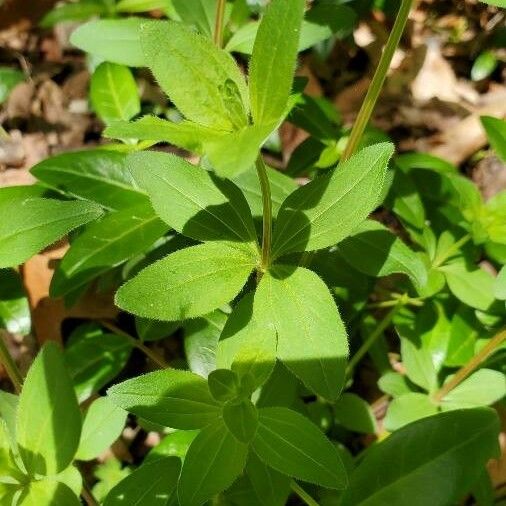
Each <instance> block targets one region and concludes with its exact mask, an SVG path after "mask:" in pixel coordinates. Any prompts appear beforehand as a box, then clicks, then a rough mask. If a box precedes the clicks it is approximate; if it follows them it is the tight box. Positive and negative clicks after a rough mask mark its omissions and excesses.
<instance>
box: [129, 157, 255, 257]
mask: <svg viewBox="0 0 506 506" xmlns="http://www.w3.org/2000/svg"><path fill="white" fill-rule="evenodd" d="M128 165H129V167H130V172H131V173H132V174H133V176H134V178H135V180H136V181H137V183H138V184H139V185H140V186H141V187H142V188H143V189H144V190H146V191H147V193H148V194H149V196H150V198H151V202H152V203H153V207H154V209H155V211H156V212H157V214H158V215H159V216H160V217H161V218H162V219H163V220H165V221H166V222H167V223H168V224H169V225H170V226H172V227H173V228H174V229H175V230H177V231H178V232H180V233H182V234H183V235H186V236H188V237H191V238H192V239H196V240H199V241H209V240H227V241H239V242H249V243H252V249H253V251H256V246H255V245H254V244H256V241H257V238H256V232H255V225H254V223H253V218H252V217H251V211H250V209H249V206H248V203H247V201H246V199H245V198H244V195H243V194H242V192H241V191H240V190H239V188H237V187H236V186H235V185H234V184H233V183H232V182H231V181H226V180H220V179H218V178H216V177H213V176H212V174H210V173H209V172H207V171H206V170H204V169H203V168H202V167H199V166H196V165H192V164H190V163H188V162H187V161H186V160H184V159H182V158H180V157H177V156H174V155H169V154H165V153H156V152H154V151H151V152H147V151H145V152H143V153H135V154H132V155H130V156H129V158H128Z"/></svg>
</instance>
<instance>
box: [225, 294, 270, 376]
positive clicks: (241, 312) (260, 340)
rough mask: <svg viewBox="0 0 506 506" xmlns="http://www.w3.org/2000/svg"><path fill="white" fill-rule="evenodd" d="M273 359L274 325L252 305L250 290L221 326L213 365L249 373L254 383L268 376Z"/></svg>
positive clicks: (244, 373) (243, 373)
mask: <svg viewBox="0 0 506 506" xmlns="http://www.w3.org/2000/svg"><path fill="white" fill-rule="evenodd" d="M275 363H276V329H275V328H274V325H273V324H272V322H271V323H269V322H266V321H265V318H263V317H262V315H261V314H259V313H258V309H257V307H256V306H254V302H253V293H249V294H247V295H245V296H244V297H243V298H242V299H241V300H240V301H239V302H238V303H237V305H236V306H235V308H234V310H233V311H232V314H231V315H230V316H229V317H228V320H227V323H226V324H225V326H224V328H223V332H222V333H221V336H220V340H219V342H218V348H217V352H216V365H217V367H220V368H230V367H232V368H233V369H234V370H235V371H237V373H238V374H239V376H244V375H246V374H250V375H251V376H252V377H253V382H254V385H255V386H260V385H262V384H263V383H265V381H267V379H268V378H269V376H270V374H271V373H272V370H273V369H274V365H275Z"/></svg>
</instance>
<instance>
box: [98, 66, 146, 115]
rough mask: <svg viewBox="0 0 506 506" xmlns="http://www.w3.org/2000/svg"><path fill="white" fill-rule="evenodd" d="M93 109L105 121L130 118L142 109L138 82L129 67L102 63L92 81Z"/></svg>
mask: <svg viewBox="0 0 506 506" xmlns="http://www.w3.org/2000/svg"><path fill="white" fill-rule="evenodd" d="M90 100H91V104H92V105H93V109H94V110H95V112H96V113H97V114H98V116H99V117H100V119H102V121H103V122H104V123H111V122H113V121H119V120H124V121H128V120H129V119H131V118H133V117H134V116H137V114H139V113H140V111H141V102H140V99H139V92H138V91H137V84H136V82H135V79H134V77H133V75H132V72H131V71H130V69H129V68H128V67H125V66H124V65H118V64H116V63H109V62H104V63H101V64H100V65H99V66H98V67H97V69H96V70H95V72H93V75H92V76H91V83H90Z"/></svg>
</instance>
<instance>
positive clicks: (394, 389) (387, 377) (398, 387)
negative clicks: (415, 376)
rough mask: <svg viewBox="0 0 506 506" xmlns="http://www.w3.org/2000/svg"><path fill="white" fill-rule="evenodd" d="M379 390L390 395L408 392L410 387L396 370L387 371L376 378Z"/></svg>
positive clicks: (396, 395) (394, 395)
mask: <svg viewBox="0 0 506 506" xmlns="http://www.w3.org/2000/svg"><path fill="white" fill-rule="evenodd" d="M378 387H379V388H380V390H381V391H382V392H384V393H386V394H388V395H391V396H392V397H399V396H400V395H404V394H409V393H410V392H411V389H410V388H409V384H408V382H407V381H406V377H405V376H402V375H401V374H399V373H398V372H393V371H389V372H387V373H385V374H383V376H381V378H380V379H379V380H378Z"/></svg>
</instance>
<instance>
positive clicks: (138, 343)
mask: <svg viewBox="0 0 506 506" xmlns="http://www.w3.org/2000/svg"><path fill="white" fill-rule="evenodd" d="M100 324H101V325H102V326H104V327H105V328H106V329H109V330H110V331H111V332H113V333H114V334H116V335H118V336H123V337H125V338H126V339H128V341H130V343H131V344H132V346H135V348H137V349H139V350H141V351H142V352H143V353H144V355H146V356H147V357H148V358H150V359H151V360H152V361H153V362H154V363H155V364H156V365H158V366H159V367H160V368H161V369H168V368H169V367H170V366H169V364H167V362H165V360H164V359H163V358H162V357H160V355H158V354H157V353H155V352H154V351H153V350H152V349H151V348H148V347H147V346H146V345H145V344H144V343H142V342H141V341H139V339H136V338H135V337H133V336H131V335H130V334H129V333H128V332H125V331H124V330H121V329H120V328H119V327H116V325H114V324H113V323H110V322H108V321H105V320H101V321H100Z"/></svg>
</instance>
